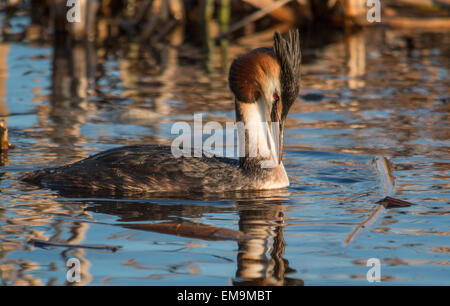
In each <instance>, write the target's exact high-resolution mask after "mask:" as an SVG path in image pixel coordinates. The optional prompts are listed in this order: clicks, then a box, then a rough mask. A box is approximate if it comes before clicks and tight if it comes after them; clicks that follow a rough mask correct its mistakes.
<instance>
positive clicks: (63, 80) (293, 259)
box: [0, 20, 450, 285]
mask: <svg viewBox="0 0 450 306" xmlns="http://www.w3.org/2000/svg"><path fill="white" fill-rule="evenodd" d="M22 22H26V20H25V21H22ZM168 40H169V41H170V42H171V43H170V44H167V45H158V46H156V47H155V48H154V49H152V50H149V51H148V52H138V51H137V46H136V45H135V44H134V43H133V42H126V41H124V42H120V44H119V45H120V46H118V47H108V48H98V49H95V48H93V47H92V46H88V45H81V46H74V47H72V48H68V49H65V48H64V47H62V46H57V47H54V46H51V45H42V44H37V43H35V42H32V41H30V42H23V43H1V44H0V115H2V116H5V117H6V120H7V123H8V127H9V137H10V141H11V142H12V143H14V144H15V149H14V150H11V151H9V153H8V154H7V156H5V155H2V161H1V167H0V189H1V192H0V201H1V202H0V273H1V274H0V281H1V282H2V283H3V284H35V285H37V284H42V285H64V284H67V281H66V272H67V268H66V261H67V259H69V258H72V257H76V258H78V259H79V260H80V261H81V270H82V278H81V283H82V284H92V285H100V284H106V285H125V284H126V285H180V284H181V285H229V284H272V285H280V284H305V285H316V284H356V285H366V284H369V283H368V282H367V280H366V273H367V271H368V270H369V267H367V266H366V262H367V260H368V259H369V258H378V259H380V260H381V263H382V266H381V277H382V281H383V282H382V283H384V284H408V285H419V284H428V285H431V284H446V285H450V277H449V275H450V267H449V265H450V261H449V253H450V241H449V235H450V227H449V225H448V224H449V214H450V210H449V191H448V188H449V168H450V167H449V164H448V159H449V143H450V142H449V138H450V134H449V129H448V127H449V97H450V96H449V94H450V92H449V85H448V84H449V68H450V65H449V57H448V56H449V54H450V49H449V47H450V37H449V35H448V34H447V33H439V32H437V33H417V32H396V31H392V30H387V29H382V28H375V29H367V30H365V31H361V32H357V33H354V34H351V35H350V34H348V35H344V34H343V33H329V31H324V32H319V33H309V32H308V31H306V32H304V34H303V40H304V41H303V68H302V90H301V95H300V97H299V99H298V101H297V103H296V104H295V105H294V107H293V109H292V111H291V113H290V115H289V117H288V122H287V131H286V135H285V153H284V158H285V162H284V163H285V166H286V168H287V171H288V174H289V176H290V179H291V186H290V187H289V188H287V189H286V190H280V191H274V192H269V193H262V194H245V195H228V196H226V197H222V198H214V197H213V196H211V197H207V198H198V197H197V198H196V197H194V196H188V195H179V194H177V195H171V196H170V197H163V198H145V199H142V198H136V199H107V198H74V197H68V196H64V195H61V194H58V193H57V192H54V191H51V190H47V189H40V188H37V187H34V186H30V185H27V184H25V183H22V182H20V181H19V180H18V177H19V175H20V173H21V171H24V170H30V169H37V168H42V167H45V166H55V165H62V164H66V163H69V162H73V161H76V160H79V159H81V158H84V157H87V156H89V155H91V154H93V153H96V152H99V151H102V150H105V149H108V148H113V147H117V146H120V145H125V144H144V143H145V144H149V143H161V144H169V143H170V139H171V138H173V137H174V135H171V134H170V128H171V126H172V124H173V123H174V122H177V121H188V122H191V121H192V119H193V117H192V115H193V114H194V113H203V118H204V120H205V121H208V120H215V121H219V122H226V121H232V120H234V108H233V107H234V105H233V98H232V96H231V93H230V92H229V90H228V87H227V81H226V80H227V75H226V70H227V67H228V65H229V63H230V62H231V60H232V58H233V57H234V56H236V55H238V54H241V53H243V52H245V51H247V50H249V49H252V48H255V47H259V46H266V45H270V44H271V35H261V36H260V37H258V38H257V39H253V40H249V39H245V38H243V39H239V40H237V41H234V42H231V43H230V46H229V49H228V51H227V53H228V57H227V58H224V54H226V52H223V50H221V49H220V47H217V50H216V52H214V53H213V54H212V56H211V58H210V60H209V62H208V61H206V62H205V60H204V57H203V56H202V54H201V52H199V51H198V50H197V49H196V47H194V46H191V45H189V44H185V43H183V30H182V29H177V30H175V31H174V32H173V33H172V34H171V35H170V36H169V37H168ZM208 71H209V72H208ZM376 156H384V157H387V158H389V159H390V161H391V164H392V165H391V168H390V169H391V175H392V176H393V177H394V178H395V189H394V190H393V192H392V194H390V195H391V196H393V197H395V198H398V199H401V200H405V201H409V202H412V203H414V204H417V205H414V206H411V207H405V208H393V209H385V210H381V211H379V212H381V214H380V215H379V217H378V219H376V222H375V223H374V224H373V225H371V226H370V227H369V228H367V229H366V230H364V231H362V232H361V233H359V235H358V236H357V237H353V238H352V240H351V241H350V243H348V244H345V243H344V242H345V241H346V239H348V237H349V235H350V234H351V233H352V232H353V231H354V230H355V229H356V228H358V226H359V225H360V224H361V223H362V222H364V221H365V220H367V218H369V217H370V216H371V214H372V213H373V212H375V211H376V210H377V209H378V208H379V207H380V206H379V205H378V204H377V202H378V201H379V200H381V199H382V198H384V197H385V196H386V195H389V194H387V193H389V192H388V191H386V190H384V189H383V188H382V180H381V179H380V176H378V175H377V171H376V168H375V166H374V164H373V163H372V160H373V159H374V157H376ZM160 222H178V223H179V222H184V223H195V224H200V225H202V226H203V225H210V226H214V227H216V228H219V229H221V230H223V229H231V230H236V231H241V232H243V233H244V234H245V235H246V236H248V237H250V239H244V240H240V241H236V240H227V239H225V238H226V237H216V239H207V237H206V238H205V237H197V236H198V235H197V236H196V235H195V234H194V235H186V234H183V235H174V234H166V233H159V232H158V231H157V230H155V228H154V227H152V226H151V224H155V223H160ZM30 239H41V240H50V241H54V242H60V243H66V244H103V245H120V246H122V248H121V249H119V250H118V251H116V252H111V251H108V250H99V249H84V248H68V247H64V246H46V247H41V246H38V245H34V244H31V243H29V240H30Z"/></svg>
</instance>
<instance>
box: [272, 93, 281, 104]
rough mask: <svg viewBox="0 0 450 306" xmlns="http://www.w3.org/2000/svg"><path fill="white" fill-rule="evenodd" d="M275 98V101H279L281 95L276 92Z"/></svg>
mask: <svg viewBox="0 0 450 306" xmlns="http://www.w3.org/2000/svg"><path fill="white" fill-rule="evenodd" d="M273 99H274V100H275V102H278V101H279V100H280V96H278V94H276V93H274V94H273Z"/></svg>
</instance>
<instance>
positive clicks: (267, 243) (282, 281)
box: [233, 200, 303, 286]
mask: <svg viewBox="0 0 450 306" xmlns="http://www.w3.org/2000/svg"><path fill="white" fill-rule="evenodd" d="M237 209H238V212H239V230H240V231H242V232H243V233H244V235H245V236H247V237H249V239H245V240H241V241H239V242H238V256H237V270H236V277H235V278H234V279H233V284H234V285H245V286H249V285H251V286H283V285H295V286H300V285H303V281H302V280H301V279H295V278H289V277H287V276H286V275H287V274H289V273H292V272H296V271H295V270H294V269H292V268H290V267H289V262H288V260H287V259H285V258H284V251H285V248H286V242H285V240H284V237H283V234H284V228H283V226H284V212H285V210H286V208H285V206H284V205H283V204H282V202H281V201H273V200H272V201H263V200H261V201H239V202H238V208H237Z"/></svg>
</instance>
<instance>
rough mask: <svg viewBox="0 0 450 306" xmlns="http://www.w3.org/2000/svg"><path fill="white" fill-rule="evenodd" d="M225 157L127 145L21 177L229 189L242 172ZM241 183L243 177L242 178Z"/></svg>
mask: <svg viewBox="0 0 450 306" xmlns="http://www.w3.org/2000/svg"><path fill="white" fill-rule="evenodd" d="M238 164H239V163H238V161H237V160H234V159H230V158H223V157H205V156H203V157H179V158H175V157H174V156H173V154H172V152H171V148H170V147H168V146H159V145H139V146H125V147H119V148H114V149H110V150H107V151H104V152H100V153H98V154H95V155H93V156H91V157H88V158H86V159H83V160H81V161H78V162H76V163H73V164H69V165H66V166H62V167H57V168H48V169H42V170H37V171H33V172H28V173H26V174H25V175H23V176H22V177H21V179H22V180H23V181H26V182H29V183H32V184H36V185H40V186H44V187H48V188H51V189H61V190H79V191H80V192H81V191H82V190H87V191H105V192H106V191H107V192H114V193H116V192H117V193H128V192H131V193H134V192H136V193H150V192H196V191H206V192H211V191H226V190H227V189H229V188H230V187H231V186H230V184H232V183H233V182H236V180H237V181H239V180H240V179H241V178H242V177H243V175H242V172H241V171H240V169H239V167H238ZM241 183H242V180H241Z"/></svg>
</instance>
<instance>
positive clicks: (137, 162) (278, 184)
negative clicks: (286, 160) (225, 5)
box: [21, 31, 301, 194]
mask: <svg viewBox="0 0 450 306" xmlns="http://www.w3.org/2000/svg"><path fill="white" fill-rule="evenodd" d="M300 63H301V54H300V42H299V34H298V31H295V32H290V33H289V37H288V39H287V40H286V39H284V38H282V37H281V35H280V34H279V33H275V35H274V45H273V48H258V49H254V50H252V51H250V52H248V53H246V54H244V55H242V56H240V57H238V58H236V59H235V60H234V61H233V63H232V65H231V67H230V73H229V85H230V89H231V91H232V92H233V94H234V96H235V110H236V121H237V122H243V123H244V125H249V126H251V127H255V128H258V127H257V126H258V125H257V124H256V125H252V124H253V123H261V122H264V123H267V124H269V126H270V124H271V123H275V124H278V125H279V129H278V132H277V133H278V135H275V134H273V133H274V132H273V131H271V130H269V131H268V137H257V139H256V141H248V137H245V154H244V156H243V157H240V158H239V160H236V159H231V158H224V157H207V156H204V155H203V156H202V157H194V155H191V156H193V157H183V156H182V157H178V158H176V157H174V156H173V154H172V151H171V148H170V147H169V146H159V145H136V146H125V147H119V148H114V149H111V150H107V151H104V152H101V153H98V154H95V155H93V156H91V157H88V158H86V159H83V160H81V161H78V162H76V163H73V164H69V165H65V166H62V167H56V168H47V169H42V170H37V171H32V172H27V173H25V174H24V175H23V176H22V177H21V179H22V180H23V181H25V182H28V183H32V184H35V185H39V186H43V187H47V188H51V189H55V190H64V191H70V190H72V191H77V192H83V191H86V192H102V193H104V192H107V193H110V194H136V193H161V192H205V193H211V192H227V191H250V190H267V189H276V188H283V187H287V186H288V185H289V179H288V176H287V174H286V171H285V169H284V166H283V163H282V162H281V156H282V150H283V131H284V121H285V118H286V116H287V114H288V112H289V109H290V107H291V105H292V104H293V103H294V101H295V100H296V98H297V96H298V92H299V83H300ZM259 126H263V125H259ZM238 132H239V131H238ZM244 133H248V131H244ZM262 134H263V135H264V133H262ZM246 135H247V134H246ZM257 135H259V134H257ZM266 136H267V132H266ZM275 142H276V144H277V145H278V146H277V149H278V152H275V153H276V154H277V156H278V162H277V163H276V165H275V166H274V167H270V168H265V167H262V163H263V162H264V161H266V160H267V156H268V155H267V153H268V152H269V151H270V152H269V153H273V150H275V149H274V143H275ZM252 146H256V147H254V148H253V147H252ZM252 150H253V151H252ZM250 152H257V154H256V156H255V155H251V154H250Z"/></svg>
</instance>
